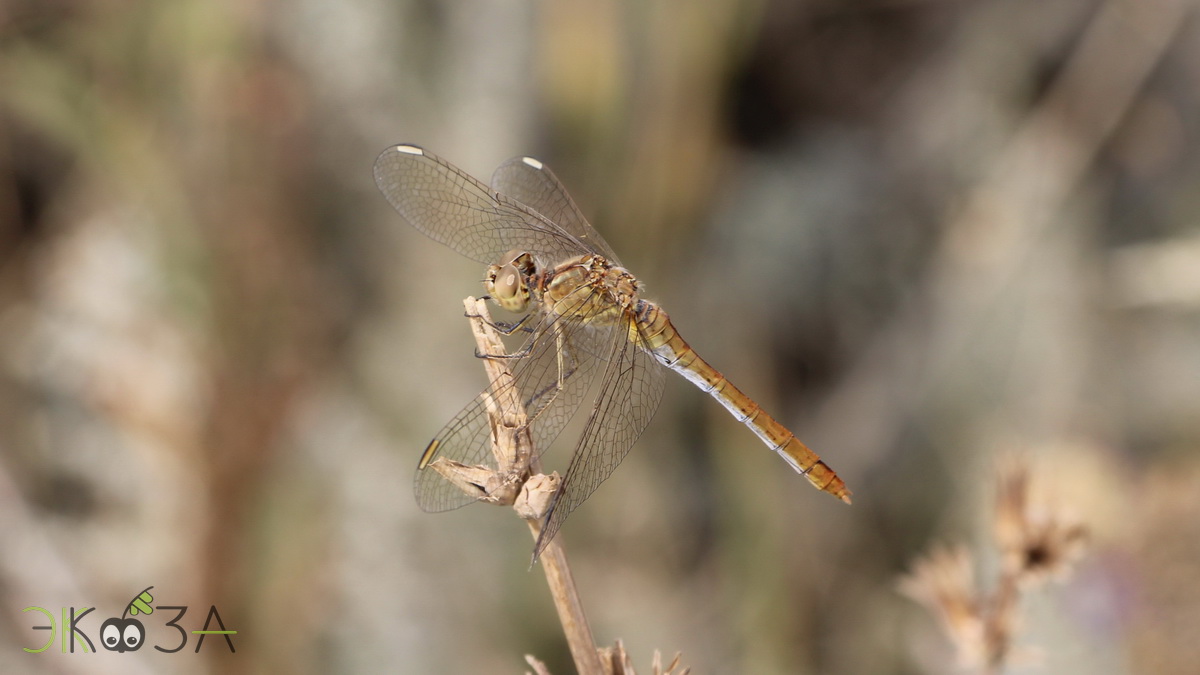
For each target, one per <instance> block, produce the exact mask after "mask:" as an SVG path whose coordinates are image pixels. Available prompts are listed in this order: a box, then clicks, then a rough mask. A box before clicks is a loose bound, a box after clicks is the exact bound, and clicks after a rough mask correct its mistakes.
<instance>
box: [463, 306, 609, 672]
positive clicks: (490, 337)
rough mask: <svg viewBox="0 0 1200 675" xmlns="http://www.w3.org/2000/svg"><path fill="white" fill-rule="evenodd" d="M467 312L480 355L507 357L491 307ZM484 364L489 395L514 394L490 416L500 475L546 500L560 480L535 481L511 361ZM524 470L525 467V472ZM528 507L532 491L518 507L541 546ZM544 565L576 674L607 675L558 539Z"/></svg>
mask: <svg viewBox="0 0 1200 675" xmlns="http://www.w3.org/2000/svg"><path fill="white" fill-rule="evenodd" d="M463 306H464V307H465V308H466V310H467V316H468V317H469V318H470V319H471V332H472V333H473V334H474V335H475V344H476V346H477V347H478V349H479V353H480V354H485V355H487V354H505V353H507V352H506V349H505V347H504V342H503V341H502V340H501V339H500V335H499V334H498V333H497V332H496V330H495V328H494V327H493V324H492V319H491V316H490V315H489V314H488V310H487V303H486V302H485V301H484V300H479V299H476V298H467V299H465V300H464V301H463ZM481 360H482V361H483V364H484V369H485V370H486V371H487V374H488V380H489V381H490V382H491V383H492V386H491V387H490V388H489V389H488V391H489V393H496V392H501V391H507V392H512V393H513V395H511V396H506V397H503V399H501V398H500V397H495V396H493V397H492V399H491V401H490V402H489V412H490V415H491V417H492V419H491V423H492V432H493V434H492V439H493V443H494V447H493V451H494V453H495V456H496V460H497V462H498V465H499V468H500V473H501V474H506V475H509V476H520V477H530V476H532V477H533V478H538V479H537V480H527V481H526V483H527V486H526V487H529V486H534V485H536V486H537V487H532V488H531V490H530V491H532V490H538V489H540V490H542V494H543V497H545V496H546V492H545V491H546V490H551V491H552V489H553V485H555V484H556V480H555V478H554V477H550V478H549V479H548V480H542V479H541V478H540V477H539V476H533V474H537V473H538V472H539V471H540V469H541V467H540V466H539V462H538V454H537V452H536V451H535V449H534V448H533V440H532V438H531V437H530V435H529V426H528V423H527V419H526V416H525V410H524V406H523V405H522V402H521V401H520V400H519V396H518V395H516V392H517V389H516V388H514V387H505V386H503V385H504V384H505V383H507V382H510V381H511V380H512V378H513V375H512V370H511V368H510V367H509V363H510V361H509V360H508V359H489V358H484V359H481ZM522 464H523V465H524V466H521V465H522ZM529 501H530V500H529V498H528V491H526V490H523V491H522V498H521V499H518V501H517V504H516V507H517V509H518V513H519V514H520V515H521V517H522V518H524V519H525V522H526V523H528V524H529V531H530V532H531V533H532V534H533V539H534V541H535V542H536V541H537V538H538V535H539V534H540V533H541V521H540V519H539V518H538V517H537V515H538V514H534V513H530V512H528V511H525V512H523V511H522V510H521V508H520V507H521V506H522V505H524V504H528V503H529ZM531 516H532V517H531ZM540 560H541V563H542V571H543V572H545V574H546V583H547V584H549V585H550V596H551V598H553V600H554V607H555V609H556V610H557V611H558V619H559V621H560V622H561V623H562V627H563V633H564V634H565V635H566V638H567V645H568V646H569V647H570V649H571V656H572V658H573V659H574V660H575V668H576V669H577V670H578V671H579V672H580V673H581V674H585V675H593V674H594V675H603V673H604V670H603V668H602V667H601V665H600V657H599V654H598V652H597V651H596V644H595V642H594V641H593V639H592V629H591V627H590V626H589V625H588V620H587V615H586V614H585V613H584V611H583V603H582V602H581V601H580V599H579V593H578V592H577V591H576V590H575V580H574V577H572V575H571V568H570V566H569V565H568V564H567V555H566V552H565V551H564V550H563V548H562V546H561V545H559V543H558V540H557V539H552V540H550V542H549V543H548V544H547V545H546V547H545V550H543V551H542V555H541V558H540Z"/></svg>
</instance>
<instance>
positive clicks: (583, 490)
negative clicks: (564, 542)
mask: <svg viewBox="0 0 1200 675" xmlns="http://www.w3.org/2000/svg"><path fill="white" fill-rule="evenodd" d="M632 320H633V316H632V314H630V313H626V315H625V317H624V319H623V320H622V321H621V323H620V328H619V329H618V330H617V331H615V332H613V333H612V334H611V336H610V337H611V339H612V340H613V344H612V346H611V347H610V349H611V350H612V357H611V358H610V359H609V360H608V363H607V366H608V367H607V369H606V370H605V371H604V376H603V379H602V380H601V384H600V392H599V394H597V396H596V401H595V405H594V406H593V408H592V412H591V416H590V417H589V418H588V421H587V426H586V427H585V428H584V431H583V436H582V437H581V438H580V439H579V445H578V446H577V447H576V449H575V453H574V454H573V455H572V456H571V463H570V465H569V466H568V467H567V473H566V475H565V476H564V477H563V482H562V484H561V485H560V486H559V489H558V493H557V494H556V495H555V497H554V502H553V503H552V504H551V506H550V513H548V514H547V515H546V519H545V522H543V524H542V532H541V534H540V535H539V536H538V540H537V544H536V545H535V546H534V550H533V555H534V559H535V560H536V559H537V556H539V555H541V552H542V549H544V548H545V547H546V544H547V543H549V541H550V540H551V539H553V538H554V535H555V534H556V533H557V532H558V530H559V528H561V527H562V525H563V523H564V522H566V520H567V517H568V516H570V515H571V512H572V511H574V510H575V508H576V507H578V506H579V505H580V504H582V503H583V502H584V501H586V500H587V498H588V497H590V496H591V494H592V493H593V492H595V491H596V488H598V487H600V484H601V483H603V482H604V481H605V480H606V479H607V478H608V477H609V476H610V475H612V472H613V471H614V470H615V469H616V468H617V465H618V464H620V463H621V460H623V459H625V455H627V454H629V450H630V448H632V447H633V444H634V442H636V441H637V439H638V437H639V436H641V435H642V431H643V430H645V428H646V425H648V424H649V423H650V418H652V417H654V412H655V411H656V410H658V404H659V402H660V401H661V400H662V393H663V386H664V384H665V382H666V371H665V370H664V369H663V367H662V366H661V365H659V363H658V362H657V361H656V360H655V358H654V357H653V356H652V355H651V354H650V353H649V352H647V351H645V350H644V349H643V348H642V347H641V345H642V344H644V343H645V338H644V336H643V335H642V333H641V331H640V330H639V329H637V328H635V324H634V325H631V323H632ZM631 331H632V332H631ZM629 335H637V336H638V340H637V342H636V343H635V342H634V341H633V340H630V339H628V337H627V336H629Z"/></svg>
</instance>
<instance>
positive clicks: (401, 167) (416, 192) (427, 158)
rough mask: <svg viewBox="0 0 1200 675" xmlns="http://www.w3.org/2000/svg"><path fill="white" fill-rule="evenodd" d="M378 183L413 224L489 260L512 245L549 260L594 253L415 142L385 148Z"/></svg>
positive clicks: (469, 254)
mask: <svg viewBox="0 0 1200 675" xmlns="http://www.w3.org/2000/svg"><path fill="white" fill-rule="evenodd" d="M375 182H376V183H377V184H378V185H379V189H380V190H381V191H382V192H383V195H384V196H385V197H387V200H388V201H389V202H390V203H391V205H392V206H393V207H394V208H395V209H396V211H398V212H399V213H400V215H402V216H404V218H405V219H406V220H407V221H408V222H409V223H411V224H412V226H413V227H415V228H417V229H418V230H420V231H421V232H424V233H425V234H426V235H428V236H429V237H430V238H432V239H433V240H435V241H438V242H441V243H443V244H445V245H447V246H449V247H450V248H452V249H454V250H455V251H458V252H459V253H461V254H463V255H465V256H467V257H468V258H472V259H474V260H477V261H479V262H482V263H484V264H491V263H494V262H496V261H497V260H498V259H499V258H500V257H501V256H502V255H503V254H504V253H506V252H508V251H512V250H520V251H527V252H529V253H530V254H532V255H533V256H534V257H535V258H537V259H538V260H539V261H543V262H545V263H546V264H553V263H556V262H558V261H559V260H564V259H566V258H570V257H572V256H577V255H581V254H584V253H591V252H593V251H592V247H591V245H589V244H587V243H584V242H581V241H580V240H579V238H578V237H577V236H576V235H574V234H572V233H570V232H568V231H566V230H564V229H563V228H561V227H559V226H557V225H555V224H554V223H552V222H551V221H549V220H547V219H546V218H545V217H544V216H542V215H541V214H539V213H537V212H536V211H534V210H533V209H531V208H529V207H527V206H525V205H523V204H521V203H520V202H519V201H517V200H516V199H513V198H510V197H508V196H506V195H504V194H500V193H498V192H496V191H495V190H492V189H491V188H489V187H488V186H486V185H484V184H483V183H481V182H479V181H478V180H475V179H474V178H472V177H471V176H470V175H468V174H467V173H465V172H464V171H462V170H461V169H459V168H458V167H456V166H454V165H452V164H450V163H449V162H446V161H445V160H443V159H441V158H440V157H438V156H437V155H434V154H432V153H429V152H426V151H425V150H423V149H421V148H419V147H417V146H415V145H396V146H392V147H390V148H388V149H387V150H384V151H383V153H381V154H380V155H379V158H378V159H376V160H375Z"/></svg>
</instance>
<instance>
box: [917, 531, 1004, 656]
mask: <svg viewBox="0 0 1200 675" xmlns="http://www.w3.org/2000/svg"><path fill="white" fill-rule="evenodd" d="M973 565H974V561H973V560H972V559H971V553H970V551H968V550H967V549H966V547H964V546H954V547H935V548H934V549H933V550H931V551H930V552H929V553H928V554H926V555H925V556H923V557H920V558H917V560H916V562H914V563H913V569H912V572H911V573H909V574H908V575H907V576H905V577H904V578H902V579H901V580H900V584H899V589H900V592H901V593H903V594H905V595H907V596H908V597H910V598H912V599H913V600H915V601H917V602H918V603H920V604H922V605H924V606H925V608H926V609H928V610H929V612H930V613H931V614H933V615H934V617H936V618H937V620H938V623H939V624H940V625H941V627H942V631H943V632H944V633H945V634H946V636H947V637H949V638H950V641H951V642H952V643H954V646H955V648H956V650H957V652H958V655H959V660H960V661H961V662H962V664H963V665H967V666H970V665H980V664H982V663H985V662H986V661H987V658H988V657H987V655H988V653H989V652H990V651H992V650H991V649H989V648H988V647H987V645H986V644H985V638H986V635H987V633H988V632H989V631H987V630H986V628H985V625H984V624H985V617H984V613H983V609H984V608H983V603H982V601H981V600H980V598H979V591H978V590H977V588H976V584H975V574H974V571H973V569H972V567H973Z"/></svg>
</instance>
